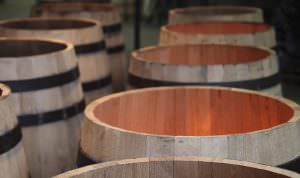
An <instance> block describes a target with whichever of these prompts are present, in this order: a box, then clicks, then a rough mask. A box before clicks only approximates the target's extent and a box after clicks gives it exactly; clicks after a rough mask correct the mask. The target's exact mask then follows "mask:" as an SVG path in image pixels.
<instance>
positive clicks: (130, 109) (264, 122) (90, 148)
mask: <svg viewBox="0 0 300 178" xmlns="http://www.w3.org/2000/svg"><path fill="white" fill-rule="evenodd" d="M199 101H201V102H199ZM199 108H201V109H199ZM222 108H223V109H222ZM237 110H238V112H237ZM299 114H300V110H299V106H298V105H297V104H295V103H293V102H291V101H289V100H286V99H284V98H281V97H274V96H271V95H267V94H263V93H258V92H254V91H249V90H242V89H230V88H220V87H217V88H211V87H161V88H149V89H140V90H133V91H128V92H124V93H120V94H115V95H111V96H107V97H104V98H102V99H99V100H96V101H95V102H93V103H92V104H90V105H89V106H88V107H87V108H86V110H85V119H84V121H83V126H82V133H81V143H80V149H81V154H82V155H85V157H86V158H89V159H90V161H92V162H105V161H111V160H120V159H133V158H140V157H163V156H171V157H172V156H209V157H221V158H227V159H233V160H241V161H247V162H253V163H259V164H265V165H271V166H281V165H284V164H286V163H288V162H289V161H292V160H294V159H296V158H299V156H300V155H299V150H300V143H299V142H298V141H297V140H298V138H299V135H300V132H299V128H300V116H299ZM208 116H210V117H208ZM193 118H194V119H193ZM220 118H222V119H220ZM241 118H243V119H241ZM104 145H105V146H104ZM274 145H276V147H275V146H274ZM287 147H288V149H287ZM120 148H121V149H120ZM79 165H81V166H83V165H82V164H81V163H80V162H79ZM298 171H299V170H298Z"/></svg>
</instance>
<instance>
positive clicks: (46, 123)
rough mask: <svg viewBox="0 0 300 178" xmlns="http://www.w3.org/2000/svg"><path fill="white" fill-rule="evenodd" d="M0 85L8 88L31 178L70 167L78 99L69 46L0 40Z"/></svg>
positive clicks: (79, 112)
mask: <svg viewBox="0 0 300 178" xmlns="http://www.w3.org/2000/svg"><path fill="white" fill-rule="evenodd" d="M0 46H1V48H0V82H2V83H5V84H7V85H8V86H10V88H11V90H12V95H11V98H12V100H13V102H14V103H13V104H14V106H15V109H16V113H17V116H18V119H19V123H20V125H21V127H22V133H23V138H24V147H25V153H26V156H27V160H28V164H29V167H30V171H31V176H32V178H48V177H51V176H54V175H57V174H59V173H62V172H64V171H67V170H70V169H72V168H74V167H75V166H76V155H77V152H78V143H79V137H80V123H81V119H82V111H83V109H84V98H83V93H82V88H81V84H80V80H79V69H78V65H77V59H76V56H75V51H74V47H73V45H71V44H70V43H66V42H60V41H53V40H42V39H33V38H16V39H14V38H4V39H3V38H2V39H0Z"/></svg>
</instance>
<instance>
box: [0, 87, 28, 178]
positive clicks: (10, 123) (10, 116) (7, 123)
mask: <svg viewBox="0 0 300 178" xmlns="http://www.w3.org/2000/svg"><path fill="white" fill-rule="evenodd" d="M0 112H1V119H0V172H1V175H2V176H4V177H5V178H29V171H28V168H27V163H26V157H25V152H24V148H23V143H22V133H21V128H20V125H19V124H18V120H17V117H16V113H15V111H14V109H13V105H12V100H11V96H10V89H9V88H7V87H6V86H5V85H3V84H0Z"/></svg>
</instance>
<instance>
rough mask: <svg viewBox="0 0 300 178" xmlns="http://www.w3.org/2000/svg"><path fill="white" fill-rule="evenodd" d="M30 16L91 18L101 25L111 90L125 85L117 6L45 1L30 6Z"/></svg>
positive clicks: (124, 63) (119, 89) (118, 89)
mask: <svg viewBox="0 0 300 178" xmlns="http://www.w3.org/2000/svg"><path fill="white" fill-rule="evenodd" d="M32 16H43V17H53V16H54V17H75V18H78V17H80V18H91V19H95V20H98V21H100V23H101V24H102V27H103V32H104V37H105V42H106V46H107V52H108V54H109V56H110V60H111V64H112V78H113V90H114V91H121V90H123V89H124V87H125V83H126V76H127V60H126V55H125V45H124V41H123V35H122V20H121V17H120V14H119V12H118V10H117V8H116V7H115V6H113V5H111V4H108V3H92V2H81V3H80V2H68V3H45V4H41V5H36V6H34V7H33V8H32Z"/></svg>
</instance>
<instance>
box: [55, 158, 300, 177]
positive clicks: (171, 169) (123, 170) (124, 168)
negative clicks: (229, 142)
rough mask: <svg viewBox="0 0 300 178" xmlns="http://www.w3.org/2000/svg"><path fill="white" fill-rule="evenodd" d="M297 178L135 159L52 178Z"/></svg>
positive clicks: (222, 163)
mask: <svg viewBox="0 0 300 178" xmlns="http://www.w3.org/2000/svg"><path fill="white" fill-rule="evenodd" d="M107 175H109V177H110V178H120V177H122V178H158V177H163V178H187V177H188V178H232V177H235V178H255V177H263V178H275V177H276V178H299V177H300V175H299V174H297V173H294V172H290V171H287V170H283V169H279V168H275V167H270V166H265V165H259V164H253V163H247V162H241V161H232V160H226V159H221V158H219V159H216V158H206V157H175V158H174V157H173V158H138V159H131V160H120V161H113V162H108V163H102V164H97V165H93V166H88V167H84V168H80V169H76V170H73V171H69V172H66V173H64V174H61V175H58V176H56V177H54V178H75V177H76V178H93V177H97V178H106V177H107Z"/></svg>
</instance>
